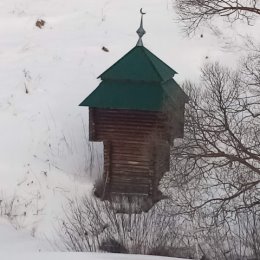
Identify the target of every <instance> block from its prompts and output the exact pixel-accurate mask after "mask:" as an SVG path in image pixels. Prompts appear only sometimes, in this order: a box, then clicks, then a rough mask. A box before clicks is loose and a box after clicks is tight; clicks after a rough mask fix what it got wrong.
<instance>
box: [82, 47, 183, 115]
mask: <svg viewBox="0 0 260 260" xmlns="http://www.w3.org/2000/svg"><path fill="white" fill-rule="evenodd" d="M175 74H176V71H174V70H173V69H171V68H170V67H169V66H168V65H166V64H165V63H164V62H163V61H161V60H160V59H159V58H157V57H156V56H155V55H154V54H153V53H151V52H150V51H149V50H148V49H146V48H145V47H143V46H135V47H134V48H133V49H132V50H130V51H129V52H128V53H127V54H126V55H125V56H123V57H122V58H121V59H120V60H119V61H117V62H116V63H115V64H114V65H112V66H111V67H110V68H109V69H107V70H106V71H105V72H104V73H102V74H101V75H100V76H99V78H101V80H102V82H101V83H100V84H99V86H98V87H97V88H96V89H95V90H94V91H93V92H92V93H91V94H90V95H89V96H88V97H87V98H86V99H85V100H84V101H83V102H82V103H81V104H80V106H89V107H96V108H108V109H132V110H147V111H161V110H162V109H163V105H164V102H165V101H170V102H171V103H172V104H173V105H178V104H181V103H185V102H187V100H188V97H187V95H186V94H185V93H184V92H183V90H182V89H181V88H180V86H179V85H178V84H177V83H176V82H175V81H174V80H173V79H172V78H173V76H174V75H175Z"/></svg>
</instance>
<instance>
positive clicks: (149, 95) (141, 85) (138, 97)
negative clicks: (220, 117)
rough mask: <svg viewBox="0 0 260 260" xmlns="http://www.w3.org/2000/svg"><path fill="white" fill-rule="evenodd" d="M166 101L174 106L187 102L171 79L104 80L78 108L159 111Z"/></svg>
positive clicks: (181, 91) (184, 95)
mask: <svg viewBox="0 0 260 260" xmlns="http://www.w3.org/2000/svg"><path fill="white" fill-rule="evenodd" d="M166 101H167V102H170V103H171V104H173V105H175V106H178V105H179V104H183V103H185V102H187V96H186V94H185V93H184V92H183V90H182V89H181V88H180V87H179V85H178V84H177V83H176V82H175V81H174V80H173V79H170V80H168V81H166V82H163V83H157V82H154V83H149V82H138V81H137V82H134V81H126V82H121V81H113V80H105V81H102V82H101V83H100V84H99V86H98V87H97V88H96V89H95V90H94V91H93V92H92V93H91V94H90V95H89V96H88V97H87V98H86V99H85V100H84V101H83V102H82V103H81V104H80V106H89V107H98V108H107V109H130V110H145V111H161V110H163V109H164V102H166Z"/></svg>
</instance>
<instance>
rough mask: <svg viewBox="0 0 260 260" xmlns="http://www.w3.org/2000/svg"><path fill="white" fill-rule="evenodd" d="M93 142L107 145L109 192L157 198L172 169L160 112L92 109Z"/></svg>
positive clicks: (91, 134)
mask: <svg viewBox="0 0 260 260" xmlns="http://www.w3.org/2000/svg"><path fill="white" fill-rule="evenodd" d="M89 113H90V117H89V118H90V123H89V127H90V129H89V133H90V140H91V141H103V142H104V180H105V189H106V192H107V193H120V194H139V195H147V196H156V191H157V188H158V183H159V181H160V179H161V177H162V176H163V174H164V173H165V172H166V171H167V170H168V168H169V160H168V157H169V142H168V133H167V129H168V128H167V127H166V125H165V116H164V115H163V114H162V113H161V112H147V111H144V112H142V111H132V110H131V111H129V110H113V109H95V108H90V111H89Z"/></svg>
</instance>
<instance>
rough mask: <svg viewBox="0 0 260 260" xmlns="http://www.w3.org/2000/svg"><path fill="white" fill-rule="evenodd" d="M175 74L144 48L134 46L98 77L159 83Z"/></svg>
mask: <svg viewBox="0 0 260 260" xmlns="http://www.w3.org/2000/svg"><path fill="white" fill-rule="evenodd" d="M176 73H177V72H176V71H174V70H173V69H172V68H170V67H169V66H168V65H167V64H165V63H164V62H163V61H161V60H160V59H159V58H158V57H156V56H155V55H154V54H153V53H151V52H150V51H149V50H148V49H146V48H145V47H144V46H135V47H134V48H133V49H132V50H130V51H129V52H128V53H127V54H126V55H124V56H123V57H122V58H121V59H120V60H118V61H117V62H116V63H115V64H114V65H112V66H111V67H110V68H109V69H107V70H106V71H105V72H103V73H102V74H101V75H100V76H99V77H100V78H101V79H102V80H105V79H114V80H140V81H155V82H161V81H166V80H168V79H171V78H172V77H173V76H174V75H175V74H176Z"/></svg>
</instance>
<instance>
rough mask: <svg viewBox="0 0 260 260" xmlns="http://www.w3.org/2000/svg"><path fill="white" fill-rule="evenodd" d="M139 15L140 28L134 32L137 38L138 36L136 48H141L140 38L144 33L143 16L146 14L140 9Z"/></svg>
mask: <svg viewBox="0 0 260 260" xmlns="http://www.w3.org/2000/svg"><path fill="white" fill-rule="evenodd" d="M140 13H141V23H140V27H139V28H138V30H137V31H136V32H137V34H138V36H139V39H138V42H137V44H136V46H143V41H142V37H143V36H144V34H145V33H146V32H145V30H144V28H143V15H144V14H146V13H144V12H143V8H141V9H140Z"/></svg>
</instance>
